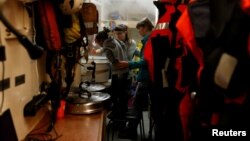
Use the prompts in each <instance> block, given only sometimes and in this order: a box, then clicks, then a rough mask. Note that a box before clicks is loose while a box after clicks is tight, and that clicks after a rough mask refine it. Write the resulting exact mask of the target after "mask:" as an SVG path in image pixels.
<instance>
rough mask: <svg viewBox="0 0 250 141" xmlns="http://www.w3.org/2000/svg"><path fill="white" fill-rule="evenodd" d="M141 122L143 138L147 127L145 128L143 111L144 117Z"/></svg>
mask: <svg viewBox="0 0 250 141" xmlns="http://www.w3.org/2000/svg"><path fill="white" fill-rule="evenodd" d="M141 122H142V133H143V134H142V135H143V139H145V128H144V118H143V113H142V117H141Z"/></svg>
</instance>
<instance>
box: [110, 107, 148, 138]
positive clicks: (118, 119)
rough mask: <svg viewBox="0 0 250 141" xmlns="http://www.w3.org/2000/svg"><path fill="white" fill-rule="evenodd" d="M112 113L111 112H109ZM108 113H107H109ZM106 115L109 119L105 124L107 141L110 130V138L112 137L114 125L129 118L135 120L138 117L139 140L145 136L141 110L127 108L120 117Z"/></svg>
mask: <svg viewBox="0 0 250 141" xmlns="http://www.w3.org/2000/svg"><path fill="white" fill-rule="evenodd" d="M110 114H112V112H111V113H110ZM110 114H109V115H110ZM109 115H108V116H107V117H108V118H109V119H110V121H109V122H108V124H107V141H109V134H110V130H111V133H112V140H111V141H113V139H114V133H115V126H116V125H117V124H119V123H121V122H127V121H131V120H136V119H139V118H140V123H139V126H140V127H139V128H140V135H141V141H143V139H144V138H145V130H144V120H143V114H142V112H140V113H138V112H135V111H132V110H129V111H128V112H127V113H126V114H125V115H124V116H121V117H109Z"/></svg>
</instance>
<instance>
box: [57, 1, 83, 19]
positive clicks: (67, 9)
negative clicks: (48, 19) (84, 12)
mask: <svg viewBox="0 0 250 141" xmlns="http://www.w3.org/2000/svg"><path fill="white" fill-rule="evenodd" d="M83 2H84V0H62V2H61V4H60V8H61V10H62V13H63V14H65V15H71V14H74V13H77V12H78V11H80V10H81V8H82V5H83Z"/></svg>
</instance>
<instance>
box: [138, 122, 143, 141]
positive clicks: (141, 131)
mask: <svg viewBox="0 0 250 141" xmlns="http://www.w3.org/2000/svg"><path fill="white" fill-rule="evenodd" d="M139 126H140V135H141V141H143V135H142V123H141V122H140V124H139Z"/></svg>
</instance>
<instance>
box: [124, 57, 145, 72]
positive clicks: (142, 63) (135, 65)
mask: <svg viewBox="0 0 250 141" xmlns="http://www.w3.org/2000/svg"><path fill="white" fill-rule="evenodd" d="M128 66H129V69H136V68H141V67H146V66H147V63H146V61H145V60H144V58H141V59H140V60H139V61H129V62H128Z"/></svg>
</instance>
